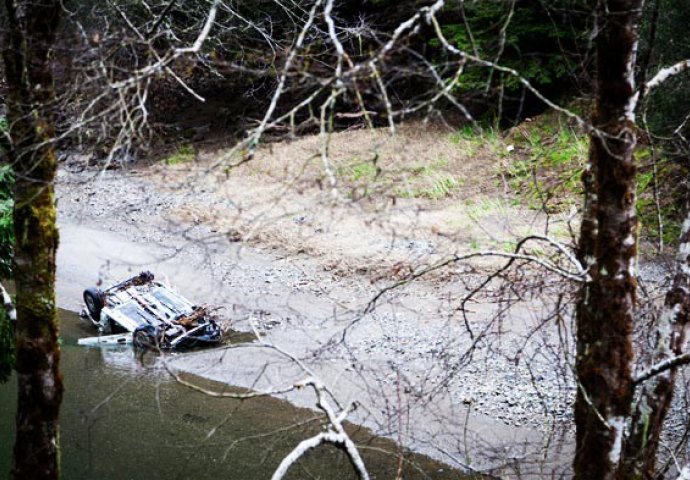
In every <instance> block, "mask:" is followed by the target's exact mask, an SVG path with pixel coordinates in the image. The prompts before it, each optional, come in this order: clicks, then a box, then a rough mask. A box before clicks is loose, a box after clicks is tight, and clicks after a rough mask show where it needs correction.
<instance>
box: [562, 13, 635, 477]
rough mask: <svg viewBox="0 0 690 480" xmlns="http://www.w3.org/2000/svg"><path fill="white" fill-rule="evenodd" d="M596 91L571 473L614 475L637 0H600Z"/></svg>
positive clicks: (624, 378)
mask: <svg viewBox="0 0 690 480" xmlns="http://www.w3.org/2000/svg"><path fill="white" fill-rule="evenodd" d="M598 5H599V6H598V9H597V28H598V34H597V39H596V48H597V94H596V108H595V112H594V115H593V124H594V126H595V127H596V128H597V130H598V131H597V132H594V133H592V135H591V148H590V158H589V168H588V170H587V172H588V173H586V174H585V178H584V180H585V182H584V183H585V189H586V190H588V197H587V198H586V205H585V212H584V219H585V221H583V223H582V231H581V238H580V246H579V247H580V258H581V260H582V261H583V264H584V266H586V267H588V268H589V278H588V281H587V282H585V284H584V285H583V287H582V290H581V292H580V298H579V300H578V304H577V308H576V325H577V359H576V375H577V381H578V394H577V399H576V404H575V424H576V453H575V461H574V472H575V478H577V479H582V480H585V479H586V480H597V479H613V478H620V477H619V474H620V472H619V464H620V459H621V450H622V447H623V440H624V438H623V435H624V427H625V422H626V421H627V419H628V417H629V415H630V409H631V399H632V392H633V382H632V372H631V364H632V360H633V352H632V330H633V314H634V310H635V293H636V288H637V286H636V281H635V271H634V267H635V257H636V246H637V216H636V201H635V189H636V185H635V165H634V159H633V150H634V148H635V144H636V141H637V139H636V134H635V124H634V113H633V112H634V108H635V96H634V93H635V88H634V75H633V69H634V65H635V53H636V50H637V39H638V31H637V24H638V21H639V17H640V9H641V7H642V0H609V1H607V2H599V3H598Z"/></svg>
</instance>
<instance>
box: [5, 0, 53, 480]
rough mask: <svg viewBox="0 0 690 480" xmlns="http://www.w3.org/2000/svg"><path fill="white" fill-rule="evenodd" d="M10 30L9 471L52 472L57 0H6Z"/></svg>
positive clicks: (38, 475) (24, 474)
mask: <svg viewBox="0 0 690 480" xmlns="http://www.w3.org/2000/svg"><path fill="white" fill-rule="evenodd" d="M5 7H6V10H7V19H8V23H9V31H8V33H7V34H6V43H5V46H4V47H5V48H4V51H3V57H4V60H5V74H6V77H7V86H8V91H9V96H8V102H7V103H8V107H9V112H8V118H9V121H10V136H11V140H12V147H13V148H12V150H11V153H10V159H11V161H12V162H13V167H14V171H15V175H16V183H15V191H14V195H15V206H14V229H15V236H16V241H15V258H14V274H15V282H16V288H17V296H16V308H17V330H16V344H17V357H16V370H17V381H18V403H17V418H16V421H17V432H16V439H15V444H14V456H13V460H12V471H11V474H10V478H14V479H17V480H19V479H22V480H28V479H57V478H58V477H59V449H58V413H59V409H60V403H61V401H62V389H63V388H62V378H61V375H60V372H59V360H60V348H59V345H58V338H57V336H58V323H57V310H56V306H55V288H54V287H55V252H56V249H57V244H58V233H57V228H56V225H55V217H56V212H55V198H54V192H53V182H54V180H55V173H56V168H57V161H56V158H55V152H54V148H53V143H52V142H53V136H54V135H53V119H52V117H53V115H52V113H51V111H52V109H53V107H54V105H53V103H54V90H53V79H52V75H51V72H50V66H49V58H48V57H49V52H50V48H51V45H52V43H53V41H54V39H55V31H56V29H57V24H58V19H59V13H60V3H59V2H58V1H57V0H31V1H15V0H5Z"/></svg>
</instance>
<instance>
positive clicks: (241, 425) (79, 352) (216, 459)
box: [0, 310, 467, 480]
mask: <svg viewBox="0 0 690 480" xmlns="http://www.w3.org/2000/svg"><path fill="white" fill-rule="evenodd" d="M60 318H61V329H62V330H61V340H62V363H61V367H62V371H63V374H64V382H65V397H64V402H63V407H62V411H61V449H62V478H64V479H69V480H82V479H98V480H120V479H150V480H158V479H160V480H163V479H165V480H174V479H180V480H181V479H195V480H196V479H198V480H204V479H220V478H222V479H238V480H240V479H242V480H245V479H255V478H256V479H268V478H270V477H271V474H272V473H273V471H274V470H275V468H276V467H277V466H278V464H279V463H280V460H281V459H282V458H283V457H284V456H285V455H286V454H287V453H288V452H289V451H290V450H292V449H293V448H294V447H295V446H296V445H297V444H298V443H299V442H300V441H301V440H302V439H304V438H307V437H308V436H309V435H313V434H315V433H317V432H318V431H321V430H322V429H323V423H322V421H323V418H322V416H321V415H319V414H318V413H317V412H314V411H310V410H306V409H299V408H295V407H293V406H291V405H289V404H288V403H287V402H284V401H281V400H277V399H274V398H260V399H252V400H248V401H243V402H242V401H238V400H232V399H223V398H213V397H209V396H207V395H204V394H202V393H199V392H195V391H193V390H191V389H189V388H187V387H184V386H182V385H180V384H178V383H177V382H175V381H174V380H172V379H171V378H170V376H169V375H168V374H167V373H166V372H165V371H164V370H163V369H162V368H161V366H160V362H159V361H157V359H156V358H154V357H152V356H145V357H144V358H137V355H135V354H134V352H133V351H132V349H131V348H130V347H109V348H103V347H97V348H87V347H80V346H78V345H77V343H76V342H77V339H78V338H80V337H83V336H88V335H93V333H94V332H93V330H92V329H91V328H90V327H89V326H88V325H87V324H86V323H85V322H83V321H82V320H80V319H79V318H78V316H77V315H76V314H74V313H71V312H67V311H64V310H61V311H60ZM15 395H16V387H15V379H14V378H13V379H12V380H11V381H10V383H8V384H5V385H0V478H7V475H8V472H9V464H10V456H11V449H12V442H13V435H14V431H13V430H14V413H15V408H16V399H15ZM351 431H352V434H353V436H354V437H355V439H356V441H357V442H358V444H360V445H361V447H360V448H361V452H362V455H363V457H364V459H365V462H366V464H367V467H368V468H369V472H370V474H371V476H372V478H377V479H394V478H396V474H397V473H398V472H397V470H398V467H399V456H398V454H397V451H398V449H397V447H396V445H395V444H394V443H393V442H391V441H389V440H385V439H381V438H376V437H372V436H371V435H370V434H369V433H368V431H367V430H366V429H363V428H358V427H355V426H351ZM404 465H405V467H404V478H405V479H413V478H433V479H459V478H467V477H464V476H463V475H461V474H460V473H458V472H455V471H453V470H451V469H449V468H448V467H447V466H445V465H443V464H441V463H438V462H436V461H432V460H430V459H429V458H427V457H425V456H421V455H414V456H413V455H409V454H406V455H405V463H404ZM288 478H291V479H328V480H337V479H352V478H356V476H355V475H354V474H353V472H352V469H351V467H350V466H349V462H348V460H347V457H346V456H345V455H344V454H343V453H342V451H340V450H339V449H337V448H335V447H332V446H322V447H319V448H318V449H316V450H314V451H313V452H312V453H310V454H308V456H307V457H306V458H305V460H303V461H301V462H300V463H299V464H298V465H296V466H295V467H294V468H293V469H292V470H291V472H290V474H289V475H288Z"/></svg>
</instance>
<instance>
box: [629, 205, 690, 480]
mask: <svg viewBox="0 0 690 480" xmlns="http://www.w3.org/2000/svg"><path fill="white" fill-rule="evenodd" d="M689 254H690V210H688V213H687V216H686V219H685V222H683V226H682V229H681V235H680V242H679V245H678V254H677V255H676V265H675V275H674V277H673V283H672V285H671V289H670V290H669V291H668V293H666V297H665V299H664V308H663V310H662V312H661V317H660V318H659V326H658V327H657V339H656V340H657V343H656V348H655V350H654V354H653V357H652V361H653V364H654V365H662V364H663V363H664V362H668V361H670V360H671V359H673V358H676V357H678V356H680V355H682V354H683V348H684V345H685V340H686V330H687V326H688V322H689V321H690V255H689ZM676 371H677V369H676V368H670V369H668V370H665V371H663V372H662V373H659V374H656V375H654V376H653V377H652V378H651V379H650V380H649V381H647V382H645V383H644V384H643V386H642V391H641V392H640V398H639V400H638V401H637V403H636V406H635V412H634V413H633V420H632V424H631V428H630V435H629V438H628V442H627V443H626V447H625V455H624V476H625V478H626V479H645V480H649V479H653V478H655V472H656V463H657V452H658V449H659V440H660V437H661V431H662V428H663V426H664V420H665V419H666V414H667V413H668V409H669V407H670V406H671V400H673V390H674V387H675V382H676Z"/></svg>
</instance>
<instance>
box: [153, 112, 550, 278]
mask: <svg viewBox="0 0 690 480" xmlns="http://www.w3.org/2000/svg"><path fill="white" fill-rule="evenodd" d="M323 146H324V144H323V139H322V138H320V137H319V136H318V135H316V136H309V137H302V138H299V139H297V140H293V141H285V142H283V143H275V144H270V145H266V146H263V147H262V148H260V149H259V151H258V152H257V154H256V156H255V157H254V159H252V160H251V161H250V162H247V163H246V164H243V165H241V166H240V167H237V168H234V169H232V170H230V171H225V170H223V169H222V168H216V169H213V170H211V171H209V170H208V166H209V165H211V164H212V163H213V162H214V161H216V160H217V159H218V158H219V156H220V155H221V154H222V153H223V152H218V151H216V152H210V151H207V152H200V154H199V157H198V158H199V162H198V163H195V164H193V165H190V164H185V165H175V166H164V167H160V172H159V174H162V176H159V178H161V183H162V184H163V185H162V186H161V188H170V189H176V188H181V186H183V185H196V186H197V187H198V186H199V185H203V189H204V192H205V193H204V195H203V197H204V201H203V202H202V201H200V202H198V203H196V202H194V203H188V204H186V205H183V206H181V207H180V208H179V209H178V210H177V212H176V213H177V215H178V216H179V217H181V218H182V219H183V220H185V221H192V222H196V223H204V224H208V225H210V226H211V228H212V229H213V230H215V231H218V232H233V235H236V236H237V237H238V238H242V240H243V241H245V242H248V243H251V244H254V245H257V246H259V245H260V246H264V247H266V246H267V247H270V248H276V249H279V250H281V251H283V252H285V253H286V254H306V255H309V256H311V257H314V258H317V259H319V261H321V263H322V265H323V266H324V269H325V270H329V271H332V272H333V273H334V274H336V275H338V276H345V275H347V274H348V272H350V273H357V272H359V273H365V274H366V275H368V276H370V277H371V278H374V279H375V278H379V277H382V276H391V275H389V273H390V272H402V271H406V270H407V269H409V268H411V267H414V266H417V265H420V264H424V263H428V262H431V261H434V260H437V259H439V258H441V257H443V256H445V255H447V254H450V253H459V252H460V253H462V252H468V251H473V250H478V249H486V248H492V249H497V250H509V249H511V248H512V247H513V246H514V245H515V239H516V238H517V237H520V236H522V235H525V234H527V233H534V232H539V233H544V225H545V221H544V217H543V215H542V214H541V213H540V212H537V211H534V210H530V209H529V208H527V207H526V206H522V205H521V204H520V201H519V199H518V198H517V197H516V196H515V195H513V194H512V193H511V192H510V185H509V183H508V182H507V181H506V180H505V177H504V176H502V175H501V172H502V171H503V169H504V168H505V165H506V164H510V162H513V161H516V162H517V161H520V160H521V159H522V158H524V157H517V156H516V153H513V152H511V149H510V148H508V142H506V141H504V140H503V139H502V138H501V137H500V136H497V135H494V134H492V133H491V132H488V133H485V134H482V135H477V134H474V133H472V132H462V131H461V132H449V131H447V130H444V129H441V128H438V127H434V126H431V127H426V126H423V125H420V124H408V125H402V126H401V127H400V128H399V130H398V132H397V133H396V134H395V135H391V134H390V133H389V131H388V130H386V129H378V130H350V131H344V132H338V133H334V134H333V135H331V136H330V138H329V141H328V144H327V147H328V152H329V162H330V164H329V166H330V168H331V170H332V172H334V175H335V179H336V185H337V192H338V199H337V200H336V199H334V197H333V196H332V195H331V188H330V184H329V178H328V175H327V173H326V169H325V168H324V165H323V163H322V158H321V149H322V148H323ZM557 224H558V219H556V221H555V222H554V219H552V220H551V225H557ZM561 225H562V222H561Z"/></svg>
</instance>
